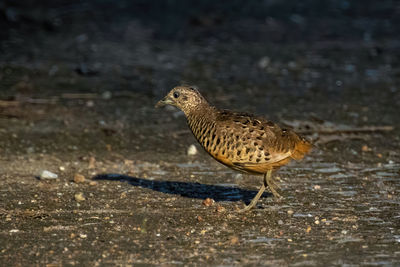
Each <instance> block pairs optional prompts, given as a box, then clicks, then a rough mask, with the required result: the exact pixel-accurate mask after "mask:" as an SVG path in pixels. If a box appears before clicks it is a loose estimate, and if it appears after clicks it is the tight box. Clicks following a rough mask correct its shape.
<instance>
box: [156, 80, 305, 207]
mask: <svg viewBox="0 0 400 267" xmlns="http://www.w3.org/2000/svg"><path fill="white" fill-rule="evenodd" d="M165 104H169V105H173V106H176V107H178V108H180V109H181V110H182V111H183V112H184V113H185V116H186V118H187V122H188V125H189V127H190V129H191V130H192V132H193V135H194V136H195V137H196V139H197V141H198V142H199V143H200V144H201V145H202V147H203V148H204V149H205V150H206V151H207V152H208V153H209V154H210V155H211V156H212V157H213V158H214V159H216V160H217V161H219V162H221V163H222V164H224V165H226V166H228V167H230V168H232V169H235V170H238V171H242V172H246V173H252V174H264V185H263V186H264V187H265V186H267V185H268V186H269V187H270V189H271V191H272V192H273V193H274V195H275V196H279V194H278V193H277V191H276V190H275V188H274V187H275V186H276V185H275V183H274V182H273V180H272V178H271V177H270V175H271V171H272V170H274V169H277V168H279V167H280V166H282V165H285V164H287V163H288V162H289V161H290V160H291V159H295V160H300V159H302V158H303V157H304V155H305V154H306V153H308V152H309V150H310V149H311V145H310V143H309V142H307V141H306V140H305V139H304V138H302V137H300V136H299V135H297V134H296V133H295V132H294V131H292V130H288V129H282V128H281V127H279V126H278V125H277V124H275V123H273V122H271V121H268V120H265V119H263V118H260V117H256V116H253V115H251V114H247V113H236V112H231V111H228V110H219V109H217V108H215V107H213V106H211V105H210V104H209V103H208V102H207V101H206V99H205V98H204V97H203V96H201V94H200V93H199V92H198V91H197V90H196V89H195V88H193V87H189V86H178V87H175V88H174V89H172V90H171V91H170V92H169V93H168V95H167V96H166V97H165V98H164V99H163V100H161V101H159V102H158V103H157V105H156V106H162V105H165ZM268 173H269V174H268ZM266 174H268V176H269V177H267V175H266ZM264 189H265V188H264ZM263 191H264V190H263V189H262V188H261V189H260V191H259V194H257V195H258V198H259V197H260V195H261V194H262V192H263ZM258 198H257V199H256V198H255V199H253V201H252V203H251V204H250V205H249V206H248V207H247V208H246V209H245V210H248V209H250V208H251V207H253V206H254V205H255V203H256V202H257V200H258ZM254 200H255V201H254Z"/></svg>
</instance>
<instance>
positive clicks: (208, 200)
mask: <svg viewBox="0 0 400 267" xmlns="http://www.w3.org/2000/svg"><path fill="white" fill-rule="evenodd" d="M214 202H215V201H214V199H212V198H206V199H204V200H203V205H204V206H206V207H210V206H212V205H213V204H214Z"/></svg>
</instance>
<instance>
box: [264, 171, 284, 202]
mask: <svg viewBox="0 0 400 267" xmlns="http://www.w3.org/2000/svg"><path fill="white" fill-rule="evenodd" d="M264 184H266V185H268V187H269V189H270V190H271V192H272V194H274V196H275V197H276V198H281V195H280V194H279V193H278V191H276V189H277V188H278V189H279V185H277V184H276V183H275V181H274V179H273V178H272V170H268V172H267V174H266V175H264Z"/></svg>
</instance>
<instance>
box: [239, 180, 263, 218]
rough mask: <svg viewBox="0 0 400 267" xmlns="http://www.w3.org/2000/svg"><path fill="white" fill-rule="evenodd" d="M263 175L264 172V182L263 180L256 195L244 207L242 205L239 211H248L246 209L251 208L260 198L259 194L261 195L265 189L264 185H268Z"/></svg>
mask: <svg viewBox="0 0 400 267" xmlns="http://www.w3.org/2000/svg"><path fill="white" fill-rule="evenodd" d="M265 177H266V176H265V174H264V182H263V184H262V186H261V188H260V190H258V193H257V195H256V196H255V197H254V198H253V199H252V200H251V202H250V204H249V205H247V206H246V207H244V209H241V210H240V212H244V211H248V210H250V209H252V208H253V207H254V206H255V205H256V204H257V201H258V199H260V197H261V195H262V194H263V193H264V191H265V187H266V186H267V185H268V184H267V183H266V181H267V180H266V179H265Z"/></svg>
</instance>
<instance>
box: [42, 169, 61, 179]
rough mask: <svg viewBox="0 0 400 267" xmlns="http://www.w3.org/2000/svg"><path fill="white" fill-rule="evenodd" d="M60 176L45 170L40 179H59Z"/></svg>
mask: <svg viewBox="0 0 400 267" xmlns="http://www.w3.org/2000/svg"><path fill="white" fill-rule="evenodd" d="M57 178H58V175H57V174H55V173H52V172H50V171H47V170H44V171H42V173H41V174H40V179H57Z"/></svg>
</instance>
